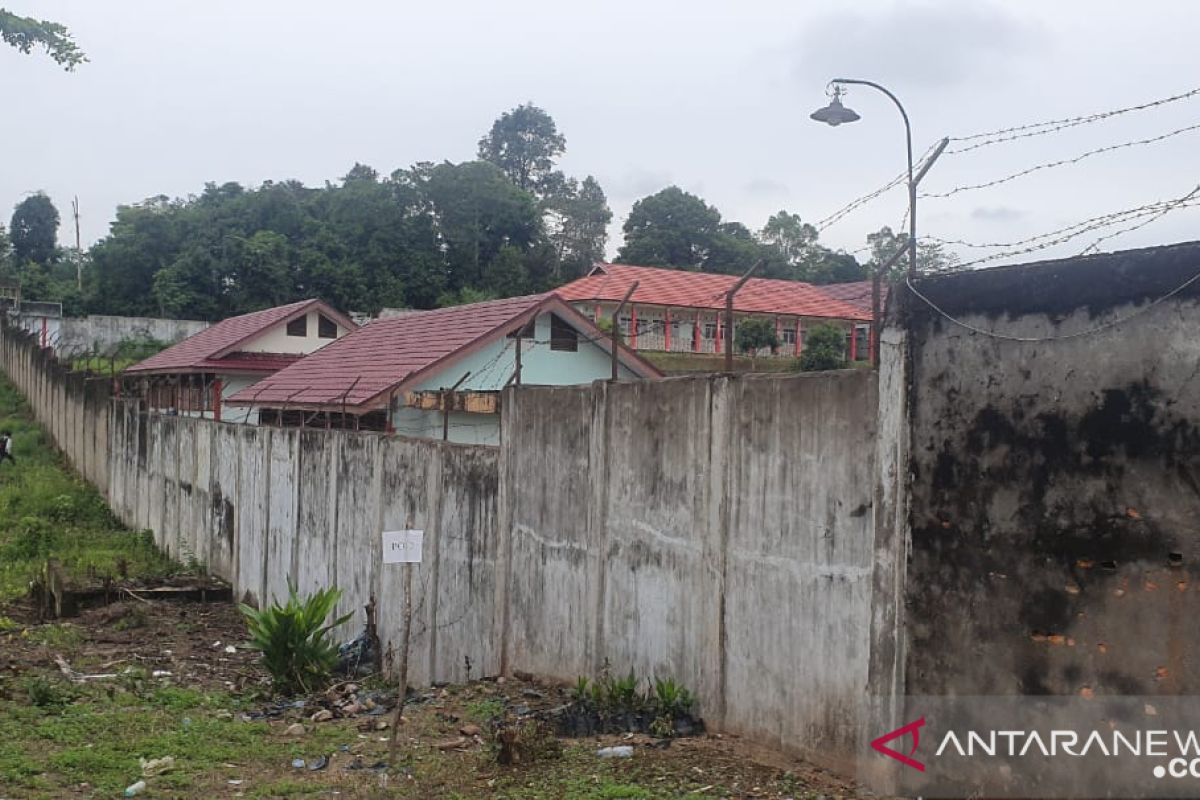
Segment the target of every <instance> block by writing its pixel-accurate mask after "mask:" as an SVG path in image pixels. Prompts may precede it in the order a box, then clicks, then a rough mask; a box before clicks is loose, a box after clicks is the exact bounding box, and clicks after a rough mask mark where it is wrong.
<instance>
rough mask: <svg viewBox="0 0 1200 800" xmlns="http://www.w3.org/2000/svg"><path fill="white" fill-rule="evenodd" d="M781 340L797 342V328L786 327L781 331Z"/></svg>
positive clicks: (783, 341) (785, 342)
mask: <svg viewBox="0 0 1200 800" xmlns="http://www.w3.org/2000/svg"><path fill="white" fill-rule="evenodd" d="M779 341H780V342H782V343H783V344H787V345H794V344H795V343H796V329H795V328H788V327H785V328H783V330H781V331H780V332H779Z"/></svg>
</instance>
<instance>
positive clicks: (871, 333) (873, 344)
mask: <svg viewBox="0 0 1200 800" xmlns="http://www.w3.org/2000/svg"><path fill="white" fill-rule="evenodd" d="M867 342H868V343H869V344H868V347H869V349H870V356H871V363H872V364H878V363H879V358H878V356H877V355H876V353H875V348H877V347H879V342H877V341H875V324H874V323H872V324H871V327H870V328H869V329H868V331H867Z"/></svg>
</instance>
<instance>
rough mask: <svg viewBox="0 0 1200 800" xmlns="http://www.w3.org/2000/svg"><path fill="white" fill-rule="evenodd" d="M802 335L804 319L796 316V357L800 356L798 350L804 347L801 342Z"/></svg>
mask: <svg viewBox="0 0 1200 800" xmlns="http://www.w3.org/2000/svg"><path fill="white" fill-rule="evenodd" d="M803 336H804V320H802V319H800V318H799V317H797V318H796V358H799V357H800V352H801V351H802V350H803V349H804V345H803V344H801V342H802V337H803Z"/></svg>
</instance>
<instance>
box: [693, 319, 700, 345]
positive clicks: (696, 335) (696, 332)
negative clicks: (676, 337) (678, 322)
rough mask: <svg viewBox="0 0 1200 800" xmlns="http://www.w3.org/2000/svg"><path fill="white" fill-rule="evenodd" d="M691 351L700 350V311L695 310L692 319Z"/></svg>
mask: <svg viewBox="0 0 1200 800" xmlns="http://www.w3.org/2000/svg"><path fill="white" fill-rule="evenodd" d="M692 352H693V353H699V352H700V312H699V311H697V312H696V316H695V318H694V319H693V320H692Z"/></svg>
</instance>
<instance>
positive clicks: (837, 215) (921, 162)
mask: <svg viewBox="0 0 1200 800" xmlns="http://www.w3.org/2000/svg"><path fill="white" fill-rule="evenodd" d="M937 144H938V143H937V142H934V143H933V144H931V145H929V147H927V148H926V149H925V152H923V153H921V155H920V156H919V157H918V158H917V159H916V161H915V162H914V163H913V173H914V174H915V173H917V172H919V171H920V170H921V168H922V167H923V166H925V162H926V160H928V158H929V157H930V155H932V154H933V151H934V148H936V147H937ZM907 181H908V170H907V169H906V170H905V171H904V172H901V173H900V174H899V175H897V176H896V177H894V178H892V179H891V180H890V181H888V182H887V183H885V184H884V185H883V186H880V187H879V188H878V189H875V190H873V191H871V192H868V193H866V194H864V195H862V196H861V197H857V198H855V199H854V200H851V201H850V202H849V203H847V204H846V205H844V206H842V207H841V208H839V209H838V210H837V211H834V212H833V213H832V214H829V215H828V216H826V217H823V218H822V219H819V220H817V222H815V223H814V224H813V227H814V228H816V229H817V232H818V233H820V232H821V231H824V230H825V229H826V228H828V227H829V226H831V225H833V224H835V223H837V222H839V221H841V220H842V219H843V218H845V217H846V216H847V215H849V214H851V213H853V212H854V211H856V210H858V209H859V208H861V207H862V206H864V205H866V204H867V203H869V202H871V201H872V200H874V199H875V198H877V197H879V196H881V195H883V194H886V193H887V192H889V191H891V190H892V189H894V188H895V187H897V186H899V185H901V184H904V183H906V182H907Z"/></svg>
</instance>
